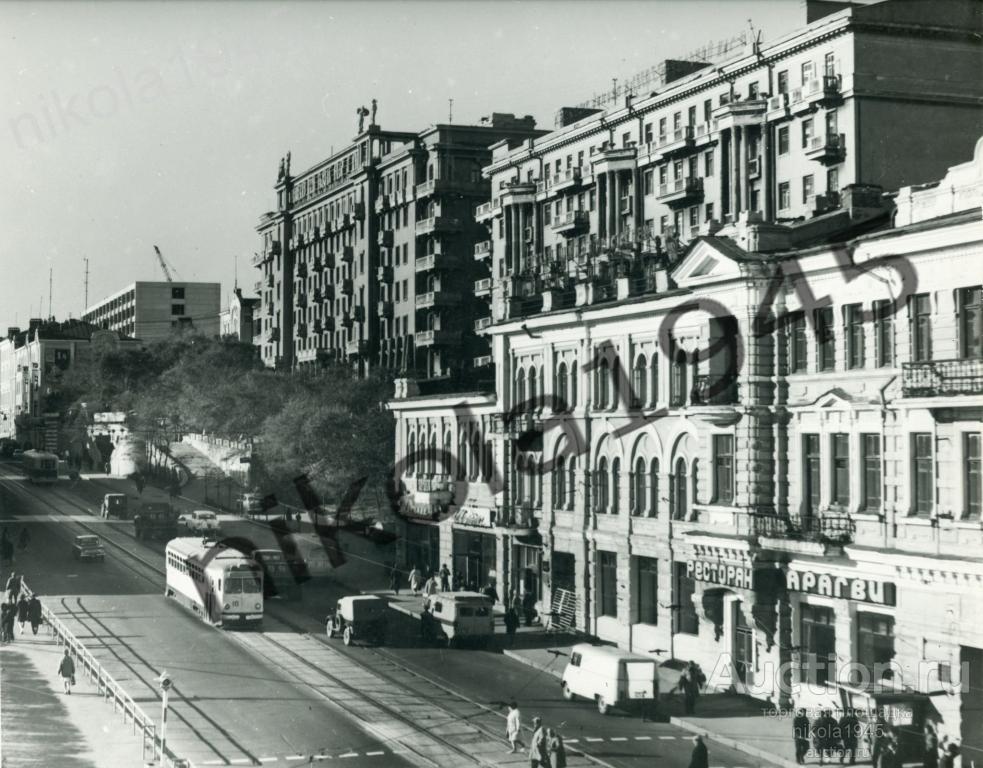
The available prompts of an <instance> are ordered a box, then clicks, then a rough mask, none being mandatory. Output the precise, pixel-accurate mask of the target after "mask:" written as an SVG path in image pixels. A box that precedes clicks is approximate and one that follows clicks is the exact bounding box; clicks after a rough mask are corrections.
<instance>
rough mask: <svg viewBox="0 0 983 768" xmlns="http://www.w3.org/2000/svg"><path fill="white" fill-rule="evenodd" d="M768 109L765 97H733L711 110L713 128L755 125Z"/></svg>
mask: <svg viewBox="0 0 983 768" xmlns="http://www.w3.org/2000/svg"><path fill="white" fill-rule="evenodd" d="M767 109H768V101H767V99H748V100H747V101H741V100H738V99H734V100H733V101H729V102H727V103H726V104H721V105H720V106H719V107H717V108H716V109H715V110H713V122H714V130H715V131H721V130H725V129H727V128H741V127H745V126H757V125H760V123H761V118H762V116H763V115H764V114H765V112H766V111H767Z"/></svg>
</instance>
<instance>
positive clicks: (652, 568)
mask: <svg viewBox="0 0 983 768" xmlns="http://www.w3.org/2000/svg"><path fill="white" fill-rule="evenodd" d="M632 559H633V560H634V561H635V584H636V591H635V597H636V603H635V615H636V616H637V617H638V622H639V623H640V624H658V623H659V561H658V560H656V559H655V558H654V557H634V558H632Z"/></svg>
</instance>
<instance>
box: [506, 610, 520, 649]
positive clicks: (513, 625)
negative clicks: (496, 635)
mask: <svg viewBox="0 0 983 768" xmlns="http://www.w3.org/2000/svg"><path fill="white" fill-rule="evenodd" d="M518 628H519V614H518V613H516V610H515V608H514V607H512V606H509V607H508V608H506V609H505V635H506V637H507V638H508V641H509V645H514V644H515V631H516V630H517V629H518Z"/></svg>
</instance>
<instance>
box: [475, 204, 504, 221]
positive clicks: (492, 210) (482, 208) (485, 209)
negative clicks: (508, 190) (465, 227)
mask: <svg viewBox="0 0 983 768" xmlns="http://www.w3.org/2000/svg"><path fill="white" fill-rule="evenodd" d="M501 212H502V206H501V203H500V201H498V200H490V201H489V202H487V203H482V204H481V205H479V206H478V207H477V208H475V209H474V218H475V221H478V222H483V221H488V220H489V219H491V218H493V217H495V216H497V215H498V214H500V213H501Z"/></svg>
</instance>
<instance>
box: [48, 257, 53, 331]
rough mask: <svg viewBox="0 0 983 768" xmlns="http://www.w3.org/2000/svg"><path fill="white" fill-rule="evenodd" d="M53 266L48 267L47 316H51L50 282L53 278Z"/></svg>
mask: <svg viewBox="0 0 983 768" xmlns="http://www.w3.org/2000/svg"><path fill="white" fill-rule="evenodd" d="M54 272H55V270H54V268H53V267H48V318H49V319H50V318H51V283H52V281H53V279H54Z"/></svg>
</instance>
